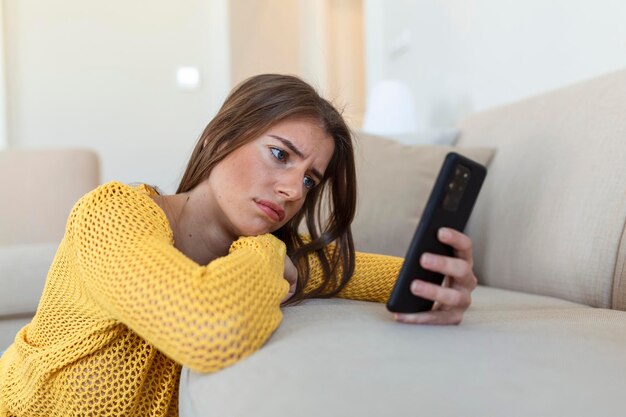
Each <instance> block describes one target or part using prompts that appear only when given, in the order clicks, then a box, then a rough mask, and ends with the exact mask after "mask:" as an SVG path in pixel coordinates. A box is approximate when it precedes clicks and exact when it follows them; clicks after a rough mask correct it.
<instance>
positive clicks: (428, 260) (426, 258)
mask: <svg viewBox="0 0 626 417" xmlns="http://www.w3.org/2000/svg"><path fill="white" fill-rule="evenodd" d="M434 262H435V257H434V256H433V255H431V254H430V253H425V254H423V255H422V264H425V265H432V264H433V263H434Z"/></svg>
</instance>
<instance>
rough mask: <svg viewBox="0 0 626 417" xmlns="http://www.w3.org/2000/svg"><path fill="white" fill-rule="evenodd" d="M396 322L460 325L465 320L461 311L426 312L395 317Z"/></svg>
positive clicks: (398, 314) (396, 315)
mask: <svg viewBox="0 0 626 417" xmlns="http://www.w3.org/2000/svg"><path fill="white" fill-rule="evenodd" d="M393 318H394V320H395V321H398V322H401V323H410V324H460V323H461V321H462V320H463V312H462V311H460V310H450V311H447V310H440V311H426V312H423V313H415V314H400V313H395V314H394V315H393Z"/></svg>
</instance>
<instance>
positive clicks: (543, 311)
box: [180, 71, 626, 417]
mask: <svg viewBox="0 0 626 417" xmlns="http://www.w3.org/2000/svg"><path fill="white" fill-rule="evenodd" d="M460 127H461V137H460V140H459V143H458V146H459V147H462V148H475V147H492V148H495V149H496V154H495V156H494V157H493V160H492V161H491V163H490V166H489V175H488V177H487V180H486V183H485V186H484V189H483V191H482V194H481V196H480V199H479V202H478V203H477V206H476V209H475V212H474V214H473V217H472V219H471V222H470V225H469V227H468V233H469V234H470V235H471V236H472V238H473V240H474V244H475V249H474V254H475V258H476V259H475V272H476V274H477V276H478V277H479V280H480V284H481V285H480V286H479V287H478V288H477V290H476V291H475V293H474V297H473V305H472V306H471V308H470V309H469V311H468V312H467V313H466V315H465V318H464V321H463V323H462V324H461V325H460V326H452V327H441V326H411V325H405V324H399V323H395V322H393V321H392V320H391V318H390V315H389V314H388V313H387V312H386V310H385V306H384V305H382V304H376V303H367V302H358V301H350V300H342V299H331V300H310V301H307V302H305V303H303V304H302V305H299V306H295V307H289V308H286V309H285V310H284V320H283V322H282V324H281V326H280V327H279V329H278V330H277V331H276V333H275V334H274V335H273V336H272V337H271V339H270V340H269V341H268V343H267V344H266V345H265V346H264V347H263V348H262V349H261V350H260V351H259V352H257V353H255V354H254V355H252V356H250V357H249V358H247V359H245V360H243V361H241V362H239V363H237V364H235V365H234V366H231V367H229V368H227V369H224V370H222V371H220V372H218V373H215V374H206V375H203V374H197V373H194V372H192V371H190V370H189V369H186V368H184V369H183V374H182V377H181V390H180V410H181V417H191V416H213V415H215V416H248V415H250V416H282V415H284V416H289V415H298V416H300V417H304V416H326V417H331V416H359V417H368V416H381V415H384V416H405V415H426V416H569V417H572V416H622V415H626V411H624V410H625V406H624V403H623V401H622V399H623V398H622V395H624V392H626V312H624V311H623V310H626V268H625V266H626V234H625V230H624V226H625V223H626V71H620V72H617V73H613V74H608V75H606V76H602V77H599V78H597V79H593V80H590V81H587V82H583V83H579V84H577V85H573V86H570V87H567V88H563V89H560V90H558V91H553V92H549V93H547V94H544V95H541V96H537V97H533V98H530V99H527V100H524V101H521V102H518V103H514V104H511V105H507V106H503V107H499V108H496V109H493V110H490V111H485V112H481V113H479V114H476V115H473V116H471V117H469V118H468V119H467V120H466V121H465V122H464V123H463V124H462V125H461V126H460ZM370 139H372V138H368V137H361V143H360V149H361V152H365V153H367V154H368V155H370V156H369V160H368V161H366V162H368V163H369V164H370V166H371V169H373V170H375V173H376V174H375V177H376V178H377V180H376V181H374V180H368V181H365V182H363V181H362V184H361V185H362V186H365V187H366V188H365V189H364V190H363V194H362V198H364V199H366V200H367V201H366V202H365V204H363V203H364V202H363V201H361V206H360V213H359V216H361V219H360V220H359V219H357V222H356V223H355V229H356V230H355V235H356V236H357V238H358V240H357V244H358V245H361V248H362V249H363V248H364V247H363V243H364V242H366V243H367V245H370V244H371V245H376V242H382V243H381V244H380V247H379V248H378V249H381V250H387V251H388V252H395V253H398V252H402V251H404V250H405V248H406V246H402V245H403V243H402V242H401V240H402V239H406V237H402V239H400V240H398V241H394V239H393V236H395V235H396V234H402V233H400V231H402V230H405V229H410V228H409V227H408V225H409V224H411V221H413V222H415V221H416V220H417V219H416V216H415V213H409V212H407V210H406V207H407V206H406V204H404V203H403V201H404V200H405V199H410V198H414V195H413V190H412V189H407V188H403V187H404V184H405V179H406V177H407V176H411V175H415V176H421V175H422V174H423V172H421V171H420V169H421V168H420V167H421V163H422V162H420V161H418V160H417V159H416V160H415V162H414V163H413V164H411V163H410V161H409V162H407V158H406V155H409V154H414V155H416V158H417V155H429V154H432V155H439V154H440V153H441V150H440V149H439V150H437V149H433V148H432V147H421V148H419V149H418V148H409V147H400V146H399V145H397V146H395V147H394V146H392V145H381V143H380V142H379V143H378V144H377V145H376V146H377V147H379V148H380V149H381V151H380V153H379V156H380V158H378V159H376V155H377V153H376V152H372V149H371V146H370V144H371V143H373V142H368V140H370ZM374 140H376V139H374ZM471 152H475V150H471ZM394 153H395V155H396V156H397V157H396V158H390V155H393V154H394ZM402 164H406V166H404V167H401V166H400V165H402ZM361 166H363V165H361ZM432 170H433V168H431V167H429V168H428V169H427V171H432ZM402 172H404V174H402ZM361 174H362V173H361ZM381 184H382V185H381ZM367 187H373V188H376V189H377V191H378V198H372V195H371V194H369V195H368V189H367ZM420 198H422V199H424V198H425V196H423V195H422V196H421V197H420ZM364 218H365V219H366V218H369V220H368V221H363V219H364ZM413 224H414V223H413ZM385 230H387V231H388V232H387V233H386V232H385ZM390 231H394V233H391V232H390ZM396 232H397V233H396ZM404 234H405V235H406V233H404ZM409 234H410V232H409ZM391 235H393V236H391ZM367 245H366V246H367ZM394 245H396V247H393V246H394ZM404 245H406V243H404Z"/></svg>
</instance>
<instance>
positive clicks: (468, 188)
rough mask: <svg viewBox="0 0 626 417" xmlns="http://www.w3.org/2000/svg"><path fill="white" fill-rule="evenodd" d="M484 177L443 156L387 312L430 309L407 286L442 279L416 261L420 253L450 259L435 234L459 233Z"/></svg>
mask: <svg viewBox="0 0 626 417" xmlns="http://www.w3.org/2000/svg"><path fill="white" fill-rule="evenodd" d="M486 176H487V169H486V168H485V167H484V166H483V165H481V164H479V163H477V162H475V161H472V160H471V159H469V158H466V157H464V156H461V155H459V154H458V153H455V152H450V153H448V155H446V158H445V160H444V162H443V165H442V167H441V170H440V171H439V175H438V176H437V180H436V181H435V185H434V186H433V189H432V191H431V193H430V197H429V198H428V202H427V203H426V208H424V212H423V213H422V217H421V219H420V222H419V224H418V225H417V229H416V230H415V234H414V235H413V239H412V240H411V244H410V245H409V250H408V252H407V254H406V257H405V258H404V263H403V264H402V269H401V270H400V273H399V274H398V279H397V280H396V283H395V285H394V287H393V291H392V292H391V296H390V297H389V301H388V302H387V309H388V310H389V311H391V312H394V313H417V312H420V311H427V310H430V309H432V307H433V302H432V301H430V300H426V299H424V298H422V297H418V296H416V295H414V294H413V293H411V290H410V286H411V282H413V280H414V279H420V280H423V281H428V282H432V283H434V284H438V285H441V284H442V282H443V278H444V277H443V275H442V274H440V273H437V272H432V271H428V270H426V269H423V268H422V267H421V266H420V257H421V256H422V254H423V253H424V252H429V253H435V254H439V255H445V256H454V251H453V249H452V247H451V246H449V245H445V244H443V243H441V242H440V241H439V239H438V238H437V231H438V230H439V229H440V228H441V227H448V228H451V229H456V230H458V231H461V232H462V231H463V229H465V225H466V224H467V221H468V220H469V217H470V214H471V213H472V209H473V208H474V204H475V203H476V199H477V198H478V193H479V192H480V188H481V187H482V184H483V181H484V179H485V177H486Z"/></svg>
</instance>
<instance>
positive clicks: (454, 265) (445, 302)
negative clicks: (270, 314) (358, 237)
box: [305, 228, 477, 324]
mask: <svg viewBox="0 0 626 417" xmlns="http://www.w3.org/2000/svg"><path fill="white" fill-rule="evenodd" d="M438 239H439V240H440V241H441V242H442V243H444V244H447V245H450V246H451V247H452V248H453V249H454V253H455V257H447V256H441V255H434V254H424V256H422V258H421V259H420V265H421V266H422V268H424V269H428V270H430V271H435V272H439V273H441V274H443V275H444V285H443V286H441V285H435V284H432V283H429V282H426V281H422V280H420V279H419V277H415V278H416V279H415V280H414V281H413V283H412V285H411V292H413V294H415V295H417V296H420V297H423V298H426V299H428V300H432V301H434V302H435V303H434V306H433V309H432V310H431V311H426V312H422V313H415V314H394V316H393V317H394V319H395V320H397V321H401V322H405V323H416V324H459V323H460V322H461V321H462V319H463V314H464V313H465V311H466V310H467V309H468V308H469V306H470V304H471V302H472V298H471V293H472V291H473V290H474V289H475V288H476V285H477V279H476V276H475V275H474V271H473V269H472V266H473V263H474V261H473V255H472V241H471V239H470V238H469V237H468V236H467V235H465V234H463V233H461V232H458V231H455V230H451V229H446V228H442V229H441V230H440V231H439V233H438ZM329 250H332V247H329ZM310 259H311V279H310V280H309V283H308V285H307V289H309V288H311V289H312V288H315V287H316V286H318V285H319V284H320V282H321V280H322V270H321V268H320V267H319V264H318V263H317V261H316V258H315V257H311V258H310ZM403 261H404V260H403V259H402V258H397V257H393V256H386V255H376V254H369V253H362V252H357V253H356V259H355V268H354V275H353V276H352V278H351V279H350V281H349V282H348V284H347V285H346V286H345V288H344V289H343V290H341V291H340V292H339V294H338V296H339V297H343V298H350V299H354V300H363V301H376V302H381V303H386V302H387V300H388V299H389V295H390V294H391V290H392V289H393V285H394V284H395V281H396V279H397V277H398V273H399V272H400V268H401V267H402V263H403ZM305 292H306V290H305Z"/></svg>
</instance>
